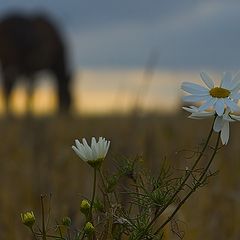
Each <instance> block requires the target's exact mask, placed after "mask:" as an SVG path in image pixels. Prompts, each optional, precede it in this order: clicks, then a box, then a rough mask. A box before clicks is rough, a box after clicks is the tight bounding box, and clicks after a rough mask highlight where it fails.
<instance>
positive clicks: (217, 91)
mask: <svg viewBox="0 0 240 240" xmlns="http://www.w3.org/2000/svg"><path fill="white" fill-rule="evenodd" d="M209 93H210V95H211V96H212V97H215V98H227V97H228V96H229V95H230V93H231V92H230V91H229V90H227V89H225V88H221V87H215V88H212V89H211V90H210V91H209Z"/></svg>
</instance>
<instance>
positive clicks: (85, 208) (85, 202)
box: [80, 199, 91, 216]
mask: <svg viewBox="0 0 240 240" xmlns="http://www.w3.org/2000/svg"><path fill="white" fill-rule="evenodd" d="M90 207H91V206H90V203H89V201H88V200H86V199H84V200H82V202H81V205H80V211H81V212H82V213H83V214H84V215H85V216H87V215H88V214H89V210H90Z"/></svg>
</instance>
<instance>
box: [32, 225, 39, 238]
mask: <svg viewBox="0 0 240 240" xmlns="http://www.w3.org/2000/svg"><path fill="white" fill-rule="evenodd" d="M30 229H31V232H32V234H33V237H34V239H35V240H38V239H37V236H36V234H35V232H34V231H33V228H32V227H31V228H30Z"/></svg>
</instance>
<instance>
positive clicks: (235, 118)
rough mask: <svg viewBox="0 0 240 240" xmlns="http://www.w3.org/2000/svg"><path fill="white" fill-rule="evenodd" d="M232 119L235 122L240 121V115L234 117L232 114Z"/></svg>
mask: <svg viewBox="0 0 240 240" xmlns="http://www.w3.org/2000/svg"><path fill="white" fill-rule="evenodd" d="M230 116H231V118H233V119H234V120H237V121H240V116H239V115H233V114H230Z"/></svg>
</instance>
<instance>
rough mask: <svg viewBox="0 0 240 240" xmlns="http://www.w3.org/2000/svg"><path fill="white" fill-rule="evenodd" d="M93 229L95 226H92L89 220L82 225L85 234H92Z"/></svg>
mask: <svg viewBox="0 0 240 240" xmlns="http://www.w3.org/2000/svg"><path fill="white" fill-rule="evenodd" d="M94 231H95V228H94V226H93V225H92V223H90V222H87V223H86V225H85V227H84V232H85V233H86V234H87V235H92V234H93V233H94Z"/></svg>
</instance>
